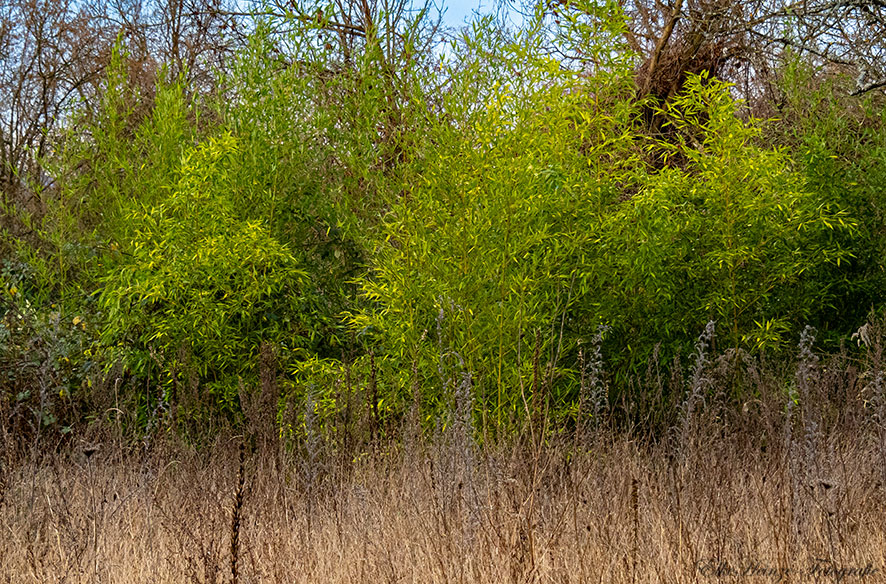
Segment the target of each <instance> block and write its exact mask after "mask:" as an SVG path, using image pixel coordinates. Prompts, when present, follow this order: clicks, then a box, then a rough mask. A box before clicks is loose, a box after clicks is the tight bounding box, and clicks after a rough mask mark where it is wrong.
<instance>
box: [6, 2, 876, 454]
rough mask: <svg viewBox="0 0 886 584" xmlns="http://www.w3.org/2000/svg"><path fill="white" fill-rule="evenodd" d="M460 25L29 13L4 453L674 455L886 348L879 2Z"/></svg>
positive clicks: (218, 8) (568, 8) (583, 13)
mask: <svg viewBox="0 0 886 584" xmlns="http://www.w3.org/2000/svg"><path fill="white" fill-rule="evenodd" d="M439 8H440V7H438V6H436V5H434V4H432V3H427V4H425V5H419V4H412V3H410V2H408V1H407V0H335V1H334V2H331V3H323V2H317V3H314V2H303V1H301V0H295V1H293V2H291V3H286V2H265V3H254V4H249V5H246V4H244V3H242V2H239V3H230V2H226V1H225V0H150V1H149V0H144V1H143V0H88V1H72V0H69V1H67V2H56V1H48V0H5V1H4V2H3V3H2V5H0V87H2V91H0V233H2V236H0V258H2V259H0V432H2V436H0V438H2V441H3V444H4V449H5V450H4V451H5V452H7V454H9V453H11V452H13V451H17V450H18V449H19V448H21V447H23V446H27V445H32V446H33V445H35V444H38V443H39V444H40V445H41V446H40V448H48V449H52V448H54V447H55V446H58V445H62V444H65V443H66V442H67V441H69V440H70V439H71V438H72V437H81V436H88V435H89V433H90V432H91V431H92V430H91V429H93V428H95V427H98V426H102V425H105V426H111V427H115V428H117V429H118V430H119V432H121V433H122V434H123V435H127V436H130V437H133V438H136V437H137V438H140V439H141V438H144V437H145V436H151V435H154V434H156V433H160V432H167V433H173V434H176V435H178V436H181V437H184V439H185V440H186V441H188V442H190V443H194V444H201V443H205V442H206V440H208V439H209V438H211V437H212V436H213V435H215V434H216V433H217V432H218V431H219V430H220V429H222V428H239V427H243V426H244V424H245V425H247V426H250V427H252V426H254V425H255V423H256V422H255V421H256V420H262V421H263V422H262V423H263V424H265V425H270V426H273V428H274V430H273V433H274V435H275V436H277V437H280V438H282V439H283V440H284V442H285V443H287V444H289V445H291V446H293V447H298V448H308V449H310V448H312V446H310V445H311V444H313V443H314V442H315V441H319V442H321V443H323V444H325V445H326V446H327V447H329V448H331V449H344V450H348V449H352V448H354V447H356V446H359V445H361V444H368V443H374V442H376V441H378V440H381V439H396V438H397V437H399V436H401V435H402V434H403V432H404V431H407V430H408V431H409V432H414V431H417V432H419V433H421V434H425V435H432V434H434V433H435V432H440V431H442V430H444V429H446V428H450V427H461V428H466V429H467V432H468V433H469V434H470V435H471V436H472V438H473V439H474V440H476V441H479V442H495V441H498V440H499V439H504V438H508V437H511V436H514V435H519V434H521V433H524V432H526V431H529V432H531V433H532V434H533V436H544V435H546V434H547V433H551V432H566V433H568V434H570V435H572V434H573V433H574V435H575V436H580V435H582V434H583V433H584V432H586V431H587V430H588V429H589V428H592V427H596V426H597V425H599V424H600V423H602V422H603V421H605V422H606V423H607V425H610V426H611V427H618V428H623V429H629V430H630V431H638V432H640V433H643V434H644V435H648V436H651V437H656V436H658V437H660V436H663V435H664V434H666V433H667V429H668V428H670V427H671V426H672V425H673V424H674V423H675V420H676V419H677V418H678V417H679V416H681V415H683V416H685V414H686V411H687V408H691V407H693V404H694V403H695V402H694V401H693V400H697V399H704V398H705V396H706V395H708V394H711V395H713V394H716V395H717V396H718V399H720V400H721V401H722V402H723V403H725V404H727V407H726V410H725V411H728V412H733V413H734V414H735V415H747V414H748V411H749V409H750V411H751V414H753V411H754V407H755V405H754V404H759V403H761V400H763V399H764V397H765V398H767V399H768V398H775V399H776V400H777V401H778V402H779V403H782V404H784V403H786V402H791V403H794V404H799V403H800V402H801V398H802V395H801V393H802V387H803V383H802V379H803V377H802V375H800V376H798V375H797V374H796V370H797V365H796V363H797V358H798V357H797V352H798V351H797V346H798V343H800V356H799V359H800V361H801V363H802V362H804V361H803V360H804V359H805V362H807V363H808V362H809V359H810V355H812V352H813V351H814V352H816V354H820V355H822V358H823V359H824V358H825V357H826V356H828V355H834V356H839V355H842V358H843V361H842V363H844V364H845V363H849V364H850V365H851V366H858V367H860V365H859V364H860V363H861V362H862V361H863V360H864V359H866V358H870V356H871V354H872V353H871V351H872V350H873V348H874V345H875V341H876V340H877V339H875V338H874V337H875V335H874V332H875V331H877V330H879V328H878V327H879V326H880V325H879V324H878V323H880V316H879V315H880V314H882V310H883V308H884V306H886V272H884V267H883V259H882V258H883V255H884V251H886V226H884V218H883V213H884V205H886V97H884V87H886V66H884V64H886V54H884V48H886V7H884V6H883V4H882V3H881V2H854V1H853V2H848V1H846V2H844V1H840V0H811V1H807V2H793V3H791V2H783V1H780V0H756V1H754V2H735V1H731V0H673V2H671V3H669V4H665V3H662V2H653V1H651V0H650V1H645V0H636V1H627V0H622V1H619V2H616V1H614V0H613V1H602V0H601V1H592V0H581V1H567V0H559V1H556V2H542V3H538V4H528V5H525V6H514V5H511V6H500V7H497V10H494V11H493V12H492V13H491V14H489V15H485V16H481V15H477V16H476V17H475V18H474V19H473V20H472V21H471V22H470V23H469V24H467V25H466V26H465V27H463V28H462V29H460V30H451V29H447V28H446V27H444V26H442V25H441V18H440V12H439ZM514 14H519V15H520V18H519V19H514V18H512V16H513V15H514ZM515 20H519V24H516V25H515ZM813 343H814V345H813ZM877 346H878V347H879V345H877ZM710 351H716V352H717V353H718V354H719V355H720V357H719V360H718V361H717V363H719V365H723V364H726V365H723V366H724V367H726V368H727V369H728V371H729V372H728V373H723V374H722V375H720V377H718V378H717V379H718V381H717V383H716V384H714V383H708V384H701V383H699V380H700V379H702V378H703V377H704V378H705V379H708V378H709V377H710V375H713V374H712V373H711V374H710V375H709V371H708V369H710V366H711V363H713V360H712V359H709V358H708V357H707V356H706V355H708V354H709V352H710ZM879 354H880V353H879V349H877V350H876V356H877V359H879V357H878V356H879ZM816 358H817V357H816ZM865 362H866V363H867V362H868V361H865ZM876 362H877V363H879V360H877V361H876ZM853 363H854V364H855V365H852V364H853ZM719 365H718V366H719ZM847 367H849V368H848V369H847V368H846V367H844V368H843V369H842V370H843V371H844V372H846V375H849V376H851V375H852V370H851V367H850V366H847ZM721 369H722V367H721ZM762 370H765V371H767V372H768V373H767V374H769V375H772V376H773V379H777V380H778V381H776V382H775V383H773V384H770V385H769V386H767V387H772V388H774V389H773V391H774V392H775V393H774V395H771V396H762V395H761V394H760V391H759V389H755V388H756V387H758V386H755V385H754V384H753V383H751V382H750V381H749V379H750V378H751V377H752V374H753V372H755V371H756V372H759V371H762ZM877 371H878V370H877ZM877 371H874V372H873V373H871V374H870V375H871V376H872V377H871V379H873V378H875V377H876V378H877V379H879V377H877ZM684 374H685V375H684ZM798 380H800V381H799V382H798ZM868 381H870V380H868ZM853 383H854V382H853ZM865 383H866V382H865V380H864V379H862V380H861V381H858V383H857V384H856V385H853V387H857V388H858V390H859V391H861V390H863V389H864V388H865V387H868V386H866V385H865ZM693 396H694V397H693ZM871 403H874V402H871ZM681 412H682V414H681ZM724 415H725V414H724Z"/></svg>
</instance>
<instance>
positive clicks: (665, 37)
mask: <svg viewBox="0 0 886 584" xmlns="http://www.w3.org/2000/svg"><path fill="white" fill-rule="evenodd" d="M682 8H683V0H677V2H676V4H674V9H673V10H672V11H671V16H670V17H669V18H668V22H667V24H666V25H665V27H664V30H663V31H662V32H661V37H660V38H659V39H658V43H656V45H655V50H654V51H653V52H652V57H651V58H650V60H649V69H648V71H647V72H646V79H644V80H643V87H642V91H641V92H640V95H646V94H647V93H648V92H649V86H650V84H651V83H652V78H653V76H654V75H655V70H656V68H657V67H658V61H659V59H661V54H662V53H663V52H664V50H665V47H666V46H667V44H668V41H669V40H670V38H671V33H673V32H674V26H676V24H677V20H679V19H680V10H681V9H682Z"/></svg>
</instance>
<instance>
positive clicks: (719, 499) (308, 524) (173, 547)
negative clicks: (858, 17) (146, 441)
mask: <svg viewBox="0 0 886 584" xmlns="http://www.w3.org/2000/svg"><path fill="white" fill-rule="evenodd" d="M821 439H822V440H821V442H820V445H819V446H820V449H819V450H818V452H810V451H809V450H808V448H807V447H808V446H809V444H808V440H806V441H799V440H798V441H797V442H796V443H795V444H793V446H787V444H788V443H787V442H785V443H783V444H777V445H775V446H774V447H769V448H766V449H765V452H762V451H761V448H760V446H759V444H754V443H753V441H749V440H745V439H742V438H737V437H714V436H711V437H710V438H709V439H706V440H697V441H693V444H694V445H684V446H683V447H682V448H679V449H676V450H677V452H675V449H674V448H672V447H667V448H666V447H643V448H641V447H639V446H638V445H637V443H636V442H635V441H632V440H629V439H627V438H617V439H603V438H598V439H596V440H594V441H593V442H592V444H591V445H590V446H588V445H586V446H585V447H583V448H581V449H578V450H576V449H575V448H574V445H573V444H570V443H568V442H567V441H564V443H563V444H559V445H557V444H554V443H548V444H547V445H545V446H542V447H540V448H535V447H533V446H532V445H531V443H529V441H527V442H526V443H524V444H522V445H520V446H513V447H510V448H508V449H502V450H492V449H486V450H480V451H477V450H473V449H465V448H464V447H463V446H462V447H458V446H456V444H457V442H458V441H454V442H452V441H451V442H450V443H448V445H447V443H446V442H445V441H441V442H440V443H438V444H436V445H430V444H420V445H415V446H407V447H391V448H389V449H387V450H380V449H376V450H375V451H374V452H372V451H370V452H369V453H366V454H364V455H362V456H359V457H358V458H357V459H356V460H350V459H349V460H341V459H336V458H334V457H328V458H326V459H322V460H320V459H318V460H315V461H313V462H310V463H308V462H305V460H304V458H303V457H289V456H287V455H285V454H284V453H281V452H280V451H278V450H277V449H268V448H265V449H259V450H251V449H250V450H244V459H243V461H244V462H243V465H242V476H243V489H242V491H240V492H241V496H242V505H241V506H240V507H239V508H237V510H236V513H237V515H238V516H240V522H239V528H238V529H236V530H234V529H233V525H232V519H233V517H232V515H233V514H234V513H235V508H236V505H235V500H236V498H237V493H238V481H239V476H240V472H241V471H240V469H241V465H240V462H239V461H240V458H239V452H240V449H239V448H238V445H239V441H238V440H237V439H236V438H226V439H219V441H218V443H217V444H216V445H215V446H214V447H212V448H210V449H206V450H203V451H201V452H199V453H198V452H195V451H194V450H192V449H189V448H185V447H181V446H171V445H167V446H162V447H161V446H155V447H154V448H153V449H151V450H150V451H146V450H143V449H142V450H127V449H125V448H123V447H120V446H117V447H115V446H113V445H112V444H110V443H109V444H105V445H103V447H102V448H101V449H100V450H99V451H98V452H95V453H94V454H92V455H91V456H88V457H87V454H86V453H85V452H83V450H82V448H73V449H71V450H70V451H69V452H67V453H65V454H59V455H54V456H51V457H44V458H43V460H42V461H41V462H33V461H32V462H26V463H21V464H19V465H17V466H16V467H15V468H14V469H11V472H8V473H7V476H6V481H5V485H6V486H5V489H4V490H3V500H2V503H0V531H2V536H0V558H2V561H0V582H15V583H19V582H21V583H26V582H107V583H111V582H115V583H121V584H122V583H126V584H136V583H142V582H145V583H147V582H151V583H165V582H170V583H172V582H175V583H187V582H205V583H210V582H230V581H233V580H235V577H234V575H233V573H232V558H233V555H234V554H233V553H232V539H233V537H232V536H233V535H234V532H235V531H236V539H237V543H236V544H235V547H236V556H237V566H236V572H237V574H236V581H238V582H280V583H283V582H287V583H288V582H293V583H295V582H367V583H368V582H372V583H375V582H387V583H395V582H410V583H437V582H439V583H458V582H472V583H473V582H477V583H480V582H482V583H507V582H515V583H518V582H564V583H565V582H604V583H610V582H612V583H621V582H644V583H645V582H649V583H653V582H654V583H668V582H675V583H676V582H702V581H712V582H713V581H716V582H859V581H864V582H878V581H886V576H884V569H886V536H884V527H883V526H884V525H886V496H884V495H886V490H884V480H883V479H884V470H886V469H884V466H883V459H882V457H881V454H880V449H879V447H878V445H877V444H875V443H865V441H864V440H862V439H861V438H859V437H857V436H840V435H837V434H832V435H824V436H821ZM839 570H844V571H843V572H840V571H839Z"/></svg>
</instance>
